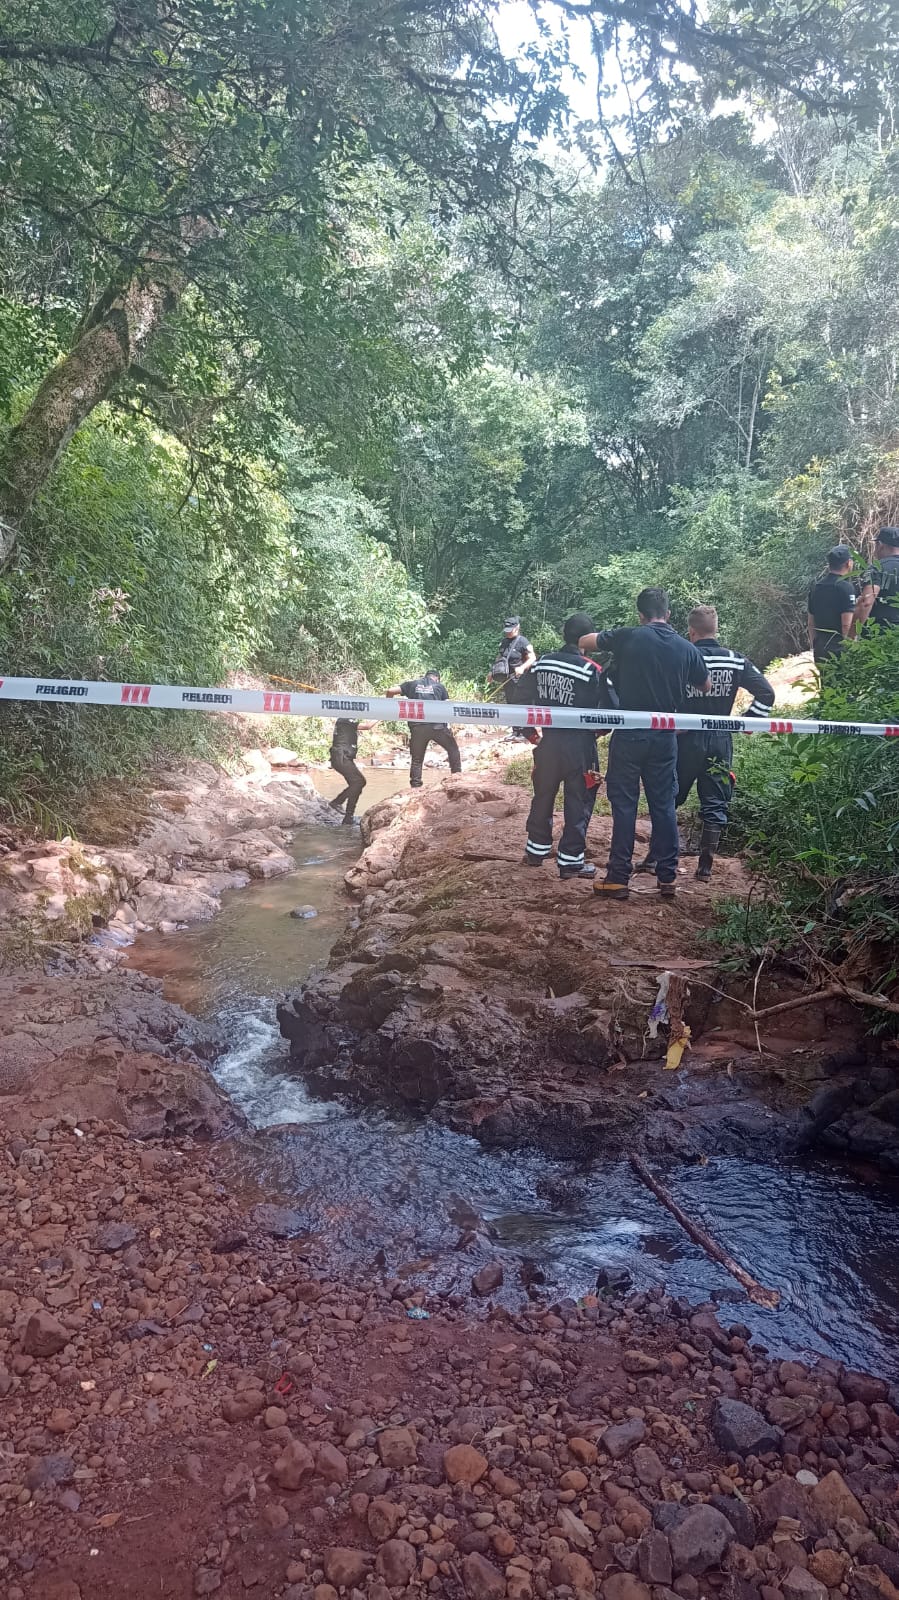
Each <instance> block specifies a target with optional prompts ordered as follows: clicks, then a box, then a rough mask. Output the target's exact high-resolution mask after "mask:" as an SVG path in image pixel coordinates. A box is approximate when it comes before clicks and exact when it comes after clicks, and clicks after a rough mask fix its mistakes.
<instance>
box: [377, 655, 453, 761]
mask: <svg viewBox="0 0 899 1600" xmlns="http://www.w3.org/2000/svg"><path fill="white" fill-rule="evenodd" d="M385 693H386V694H387V696H388V698H389V699H391V700H396V699H397V698H398V697H399V696H402V698H403V699H404V700H448V699H449V695H448V694H447V692H446V689H445V687H444V685H443V684H442V683H441V682H440V673H439V672H438V671H437V668H436V667H429V668H428V670H427V672H426V673H425V674H424V676H423V677H421V678H407V679H406V681H405V683H400V684H397V685H396V686H395V687H394V688H393V689H387V690H386V691H385ZM431 740H433V741H434V743H435V744H439V745H440V747H441V749H442V750H445V751H446V753H447V755H448V757H449V765H450V772H461V771H462V757H461V755H460V753H459V746H458V745H457V743H456V741H455V739H454V737H453V734H452V731H451V729H450V728H449V727H447V726H446V724H445V723H442V722H410V723H409V753H410V757H411V759H410V762H409V787H410V789H420V788H421V786H422V782H423V778H422V772H423V769H424V764H425V752H426V750H427V748H428V745H429V744H430V743H431Z"/></svg>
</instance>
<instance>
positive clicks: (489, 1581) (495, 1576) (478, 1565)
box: [462, 1551, 506, 1600]
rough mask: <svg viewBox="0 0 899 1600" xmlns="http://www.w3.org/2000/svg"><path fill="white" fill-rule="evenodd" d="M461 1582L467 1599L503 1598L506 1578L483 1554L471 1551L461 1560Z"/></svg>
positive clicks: (487, 1599)
mask: <svg viewBox="0 0 899 1600" xmlns="http://www.w3.org/2000/svg"><path fill="white" fill-rule="evenodd" d="M462 1582H463V1583H464V1585H465V1593H466V1594H467V1595H468V1600H503V1596H504V1595H505V1592H506V1580H505V1578H504V1577H503V1575H502V1573H501V1572H497V1570H496V1567H495V1566H494V1565H493V1563H492V1562H491V1561H488V1560H487V1559H486V1557H485V1556H482V1555H478V1553H477V1551H472V1553H471V1555H468V1556H466V1557H465V1560H464V1561H463V1562H462Z"/></svg>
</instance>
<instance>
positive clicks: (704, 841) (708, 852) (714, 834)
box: [696, 823, 721, 883]
mask: <svg viewBox="0 0 899 1600" xmlns="http://www.w3.org/2000/svg"><path fill="white" fill-rule="evenodd" d="M720 839H721V829H720V828H714V827H712V826H711V824H710V823H705V824H704V825H703V829H702V837H701V839H700V841H699V865H698V867H697V868H696V876H697V878H698V879H699V881H700V883H708V881H709V879H710V877H711V876H712V862H713V861H714V859H715V853H716V851H717V849H718V845H719V842H720Z"/></svg>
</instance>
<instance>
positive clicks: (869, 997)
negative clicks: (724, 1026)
mask: <svg viewBox="0 0 899 1600" xmlns="http://www.w3.org/2000/svg"><path fill="white" fill-rule="evenodd" d="M816 1000H851V1001H852V1002H853V1004H854V1005H857V1006H874V1008H875V1010H877V1011H890V1012H892V1014H893V1016H896V1017H899V1000H888V999H887V997H886V995H885V994H866V993H865V991H864V989H856V988H854V986H853V985H852V984H849V983H832V984H828V986H827V988H826V989H812V990H811V991H810V992H809V993H808V994H801V995H798V996H795V997H794V998H793V999H792V1000H780V1001H778V1003H777V1005H776V1006H766V1007H765V1009H764V1010H763V1011H750V1012H749V1016H750V1019H751V1020H752V1021H753V1022H761V1021H762V1020H763V1018H766V1017H774V1016H777V1015H778V1013H779V1012H781V1011H798V1010H799V1009H800V1007H802V1006H810V1005H813V1004H814V1002H815V1001H816Z"/></svg>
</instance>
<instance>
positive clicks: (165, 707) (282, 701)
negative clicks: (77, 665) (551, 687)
mask: <svg viewBox="0 0 899 1600" xmlns="http://www.w3.org/2000/svg"><path fill="white" fill-rule="evenodd" d="M0 700H35V701H37V702H38V703H39V704H42V705H57V706H58V705H67V706H84V705H94V706H119V707H124V708H127V709H132V710H135V709H136V710H139V709H145V710H148V711H212V712H235V711H236V712H239V713H241V714H242V715H246V714H249V715H250V716H259V717H324V718H336V717H349V718H352V719H354V720H361V719H362V718H363V717H366V718H373V719H374V720H375V721H378V722H410V723H429V722H431V723H439V724H446V723H448V722H457V723H486V724H488V725H492V726H500V727H510V728H577V729H586V730H590V731H595V732H597V733H607V732H608V733H611V732H613V731H614V730H615V729H616V728H637V729H653V728H654V729H658V730H664V731H670V732H673V733H694V732H700V733H823V734H861V735H869V736H871V737H873V738H876V739H899V724H897V725H896V726H893V725H892V724H890V723H883V722H820V721H814V720H812V719H810V718H806V719H801V718H796V717H793V718H789V719H787V718H784V717H703V716H697V715H695V714H694V713H692V712H676V713H670V714H669V713H665V714H662V713H656V712H654V711H652V712H651V711H581V710H578V709H577V708H576V707H572V706H515V705H505V704H503V705H497V704H495V703H490V704H481V703H477V704H471V703H465V704H460V703H459V702H458V701H455V700H410V699H404V698H402V697H400V698H397V699H388V698H387V697H386V696H384V695H337V694H330V695H329V694H304V693H299V692H296V691H291V692H287V691H284V690H280V689H278V690H276V689H196V688H187V687H182V686H181V685H180V684H171V683H100V682H91V681H89V680H86V679H74V678H72V679H64V678H0Z"/></svg>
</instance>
